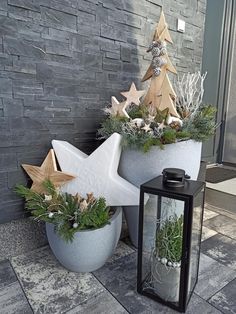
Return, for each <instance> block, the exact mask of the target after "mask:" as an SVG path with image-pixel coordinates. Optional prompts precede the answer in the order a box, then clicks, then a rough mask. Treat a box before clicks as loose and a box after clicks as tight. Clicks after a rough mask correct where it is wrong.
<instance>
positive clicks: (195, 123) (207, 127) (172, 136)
mask: <svg viewBox="0 0 236 314" xmlns="http://www.w3.org/2000/svg"><path fill="white" fill-rule="evenodd" d="M177 109H178V108H177ZM159 114H160V113H159ZM159 114H157V115H156V116H155V120H154V121H152V122H151V123H150V121H149V118H148V113H147V108H144V107H143V106H139V107H135V108H132V110H131V111H130V112H129V115H130V120H129V119H128V118H121V117H119V116H115V117H113V116H109V117H107V118H106V119H105V121H104V122H103V123H102V125H101V128H100V129H99V130H98V134H99V135H100V136H101V137H102V138H105V139H106V138H108V137H109V136H110V135H112V134H113V133H114V132H117V133H119V134H121V135H122V146H123V147H130V148H137V149H139V150H142V151H144V152H148V151H149V150H150V149H151V148H152V147H153V146H158V147H160V148H161V149H163V148H164V145H166V144H171V143H175V142H178V141H183V140H189V139H193V140H196V141H204V140H207V139H208V138H209V137H210V136H211V135H213V134H214V132H215V129H216V124H215V114H216V109H215V107H214V106H212V105H201V106H200V107H199V108H198V110H197V111H196V112H195V114H194V115H193V116H190V117H189V116H188V117H185V118H183V120H182V121H183V124H182V125H176V124H174V123H173V124H171V125H165V127H164V128H163V130H159V129H158V127H159V125H160V121H161V119H163V117H162V116H161V117H159ZM137 118H138V119H143V121H144V123H145V124H150V127H151V131H150V132H146V131H145V130H143V129H142V128H141V127H133V125H132V121H133V120H134V119H137Z"/></svg>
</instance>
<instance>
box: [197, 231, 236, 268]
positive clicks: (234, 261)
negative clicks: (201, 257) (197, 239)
mask: <svg viewBox="0 0 236 314" xmlns="http://www.w3.org/2000/svg"><path fill="white" fill-rule="evenodd" d="M201 252H202V253H204V254H206V255H208V256H209V257H211V258H213V259H215V260H217V261H219V262H220V263H222V264H224V265H225V266H228V267H230V268H232V269H234V270H236V241H235V240H232V239H230V238H228V237H226V236H224V235H221V234H216V235H215V236H213V237H211V238H209V239H207V240H205V241H203V242H202V245H201Z"/></svg>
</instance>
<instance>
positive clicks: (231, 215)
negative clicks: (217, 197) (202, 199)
mask: <svg viewBox="0 0 236 314" xmlns="http://www.w3.org/2000/svg"><path fill="white" fill-rule="evenodd" d="M226 201H227V198H226ZM205 208H207V209H209V210H211V211H213V212H215V213H218V214H220V215H224V216H227V217H229V218H231V219H234V220H236V213H235V212H232V211H228V210H226V209H223V208H220V207H216V206H214V205H211V204H208V203H205Z"/></svg>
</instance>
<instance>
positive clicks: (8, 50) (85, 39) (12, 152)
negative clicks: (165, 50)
mask: <svg viewBox="0 0 236 314" xmlns="http://www.w3.org/2000/svg"><path fill="white" fill-rule="evenodd" d="M205 2H206V1H205V0H176V1H175V0H165V1H164V0H88V1H85V0H1V1H0V130H1V132H0V172H1V173H0V193H1V198H0V202H1V203H0V222H6V221H10V220H12V219H18V218H20V217H23V209H22V208H23V206H22V203H21V201H20V200H19V198H17V197H16V195H15V194H14V192H13V191H12V188H13V187H14V186H15V184H16V183H26V182H27V179H26V175H25V174H24V173H23V171H22V169H21V166H20V165H21V163H29V164H34V165H40V164H41V162H42V161H43V159H44V157H45V156H46V153H47V151H48V149H49V148H50V142H51V140H52V139H62V140H67V141H70V142H71V143H73V144H74V145H76V146H78V147H80V148H81V149H83V150H84V151H85V152H87V153H89V152H91V151H92V150H93V149H94V148H95V147H96V145H97V143H96V141H95V133H96V130H97V128H98V126H99V123H100V121H101V119H102V111H101V108H103V107H104V105H106V104H107V103H108V102H109V100H110V96H111V95H115V96H117V97H119V91H122V90H126V89H128V87H129V85H130V84H131V82H132V81H134V82H135V83H136V84H137V85H138V87H141V85H140V78H141V76H142V75H143V74H144V72H145V70H146V68H147V67H148V65H149V62H150V56H149V55H148V54H147V53H146V47H147V46H148V44H149V42H150V41H151V38H152V36H153V31H154V28H155V26H156V23H157V21H158V20H159V16H160V12H161V8H162V7H163V9H164V12H165V15H166V20H167V22H168V24H169V28H170V32H171V35H172V38H173V41H174V45H173V47H170V46H169V55H170V57H171V59H172V61H173V63H174V64H175V65H176V66H177V69H178V71H179V73H181V72H186V71H194V70H196V69H199V68H200V65H201V56H202V45H203V26H204V15H205ZM177 18H181V19H184V20H185V22H186V32H185V33H184V34H181V33H178V32H176V21H177Z"/></svg>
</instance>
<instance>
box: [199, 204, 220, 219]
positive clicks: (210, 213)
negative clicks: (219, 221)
mask: <svg viewBox="0 0 236 314" xmlns="http://www.w3.org/2000/svg"><path fill="white" fill-rule="evenodd" d="M218 215H219V214H218V213H216V212H214V211H212V210H210V209H208V208H207V207H205V209H204V215H203V221H205V220H207V219H210V218H213V217H215V216H218Z"/></svg>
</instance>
